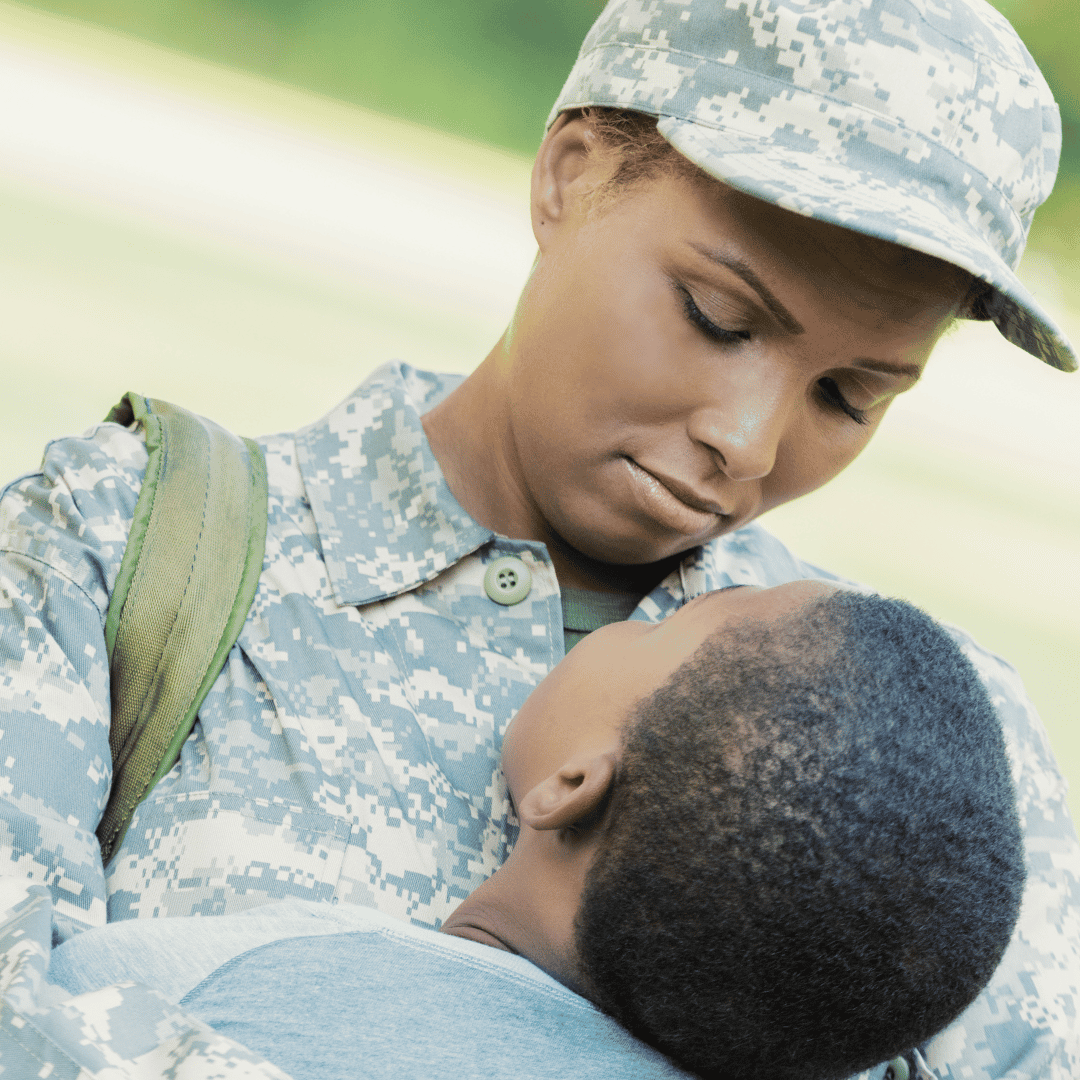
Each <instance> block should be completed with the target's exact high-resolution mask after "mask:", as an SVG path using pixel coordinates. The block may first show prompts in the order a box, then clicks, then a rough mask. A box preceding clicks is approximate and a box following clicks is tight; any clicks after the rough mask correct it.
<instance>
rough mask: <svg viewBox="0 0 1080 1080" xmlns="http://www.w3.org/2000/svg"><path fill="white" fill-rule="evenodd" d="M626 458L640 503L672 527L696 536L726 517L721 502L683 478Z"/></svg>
mask: <svg viewBox="0 0 1080 1080" xmlns="http://www.w3.org/2000/svg"><path fill="white" fill-rule="evenodd" d="M623 461H625V462H626V469H627V473H628V474H629V477H630V484H631V490H632V491H633V493H634V498H635V500H636V501H637V504H638V506H639V507H640V508H641V509H642V510H643V511H644V512H645V513H646V514H647V515H648V516H649V517H650V518H652V519H653V520H654V521H657V522H659V523H660V524H662V525H666V526H667V527H668V528H669V529H673V530H674V531H676V532H680V533H683V534H685V535H688V536H694V535H698V534H701V533H705V532H710V531H712V530H713V529H715V528H716V525H717V519H719V518H723V517H726V516H727V515H726V514H725V513H724V508H723V507H722V506H720V504H719V503H716V502H714V501H713V500H711V499H709V498H707V497H703V496H701V495H699V494H698V493H697V492H695V491H694V490H693V489H692V488H689V487H688V486H687V485H685V484H683V483H682V482H681V481H679V480H676V479H674V478H673V477H669V476H664V475H663V474H662V473H661V474H657V473H654V472H651V471H650V470H649V469H646V468H643V467H642V466H641V465H639V464H638V463H637V462H636V461H634V460H633V459H632V458H623Z"/></svg>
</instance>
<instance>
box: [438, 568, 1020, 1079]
mask: <svg viewBox="0 0 1080 1080" xmlns="http://www.w3.org/2000/svg"><path fill="white" fill-rule="evenodd" d="M503 763H504V770H505V772H506V776H507V780H508V783H509V786H510V791H511V794H512V796H513V797H514V800H515V805H516V806H517V807H518V811H519V816H520V818H521V835H520V837H519V840H518V844H517V846H516V847H515V849H514V852H513V853H512V855H511V857H510V859H509V860H508V861H507V863H506V864H505V865H504V866H503V868H502V869H500V870H499V871H498V872H497V873H496V875H495V876H494V877H492V878H491V879H490V880H489V881H488V882H487V883H485V885H483V886H481V888H480V889H478V890H477V891H476V892H475V893H474V894H473V896H472V897H470V900H469V901H467V902H466V903H465V904H463V905H462V907H461V908H459V909H458V912H455V913H454V915H453V916H452V917H451V919H450V920H448V922H447V926H446V928H447V929H448V930H450V932H454V933H462V931H463V928H465V933H464V936H472V937H476V938H477V939H478V940H486V941H488V942H489V943H492V944H501V945H503V946H505V947H509V948H512V949H514V950H515V951H518V952H521V953H523V954H525V955H526V956H528V957H529V958H530V959H532V960H533V961H534V962H536V963H538V964H539V965H540V966H541V967H544V968H545V969H547V970H548V971H550V972H551V973H552V974H554V975H555V976H556V977H557V978H559V979H561V980H562V981H563V982H565V983H567V984H568V985H570V986H573V987H574V988H575V989H578V990H579V991H580V992H582V993H583V994H585V995H586V996H588V997H590V998H591V999H592V1000H593V1001H595V1002H596V1003H597V1004H598V1005H600V1006H601V1007H602V1008H604V1009H605V1010H607V1011H609V1012H610V1013H612V1015H614V1016H615V1017H616V1018H617V1019H619V1020H620V1021H621V1022H622V1023H623V1024H625V1025H626V1026H627V1027H628V1028H629V1029H630V1030H632V1031H633V1032H634V1033H635V1034H637V1035H639V1036H640V1037H641V1038H643V1039H644V1040H645V1041H647V1042H649V1043H652V1044H653V1045H655V1046H657V1047H659V1048H660V1049H662V1050H664V1051H665V1052H667V1053H669V1054H670V1055H671V1056H672V1057H673V1058H674V1059H675V1060H676V1061H678V1062H679V1063H680V1064H681V1065H683V1067H685V1068H689V1069H691V1070H693V1071H700V1072H702V1073H705V1074H708V1075H716V1076H723V1077H725V1078H728V1077H763V1078H764V1077H769V1078H780V1080H783V1078H784V1077H787V1076H791V1077H796V1076H798V1077H800V1078H814V1080H817V1078H825V1077H833V1076H836V1077H843V1076H847V1075H849V1074H850V1073H852V1072H855V1071H857V1070H858V1069H860V1068H864V1067H867V1066H870V1065H872V1064H874V1063H876V1062H878V1061H881V1060H884V1059H886V1058H888V1057H891V1056H893V1055H894V1054H895V1053H897V1052H899V1051H901V1050H904V1049H907V1048H909V1047H911V1046H914V1045H917V1044H918V1043H920V1042H922V1041H923V1040H925V1039H926V1038H927V1037H929V1035H931V1034H932V1033H933V1032H935V1031H936V1030H938V1029H940V1028H941V1027H943V1026H944V1025H945V1024H947V1023H948V1022H949V1021H950V1020H951V1019H953V1018H954V1017H955V1016H956V1015H958V1014H959V1013H960V1012H961V1011H962V1010H963V1008H964V1007H965V1006H966V1005H967V1004H968V1003H969V1002H970V1001H971V1000H973V999H974V998H975V996H976V995H977V994H978V992H979V990H980V989H981V988H982V987H983V985H984V984H985V983H986V981H987V980H988V979H989V977H990V975H991V973H992V971H993V969H994V968H995V967H996V965H997V963H998V961H999V959H1000V957H1001V954H1002V952H1003V951H1004V949H1005V946H1006V944H1007V943H1008V940H1009V937H1010V935H1011V932H1012V928H1013V925H1014V922H1015V919H1016V915H1017V913H1018V908H1019V901H1020V895H1021V891H1022V887H1023V880H1024V871H1023V850H1022V842H1021V836H1020V831H1019V826H1018V822H1017V819H1016V812H1015V809H1014V794H1013V790H1012V785H1011V781H1010V778H1009V771H1008V764H1007V759H1006V756H1005V751H1004V745H1003V741H1002V736H1001V732H1000V728H999V724H998V721H997V717H996V715H995V713H994V710H993V708H992V706H991V704H990V702H989V700H988V698H987V696H986V693H985V691H984V690H983V688H982V686H981V684H980V682H979V680H978V677H977V676H976V674H975V672H974V670H973V669H972V667H971V665H970V664H969V663H968V662H967V660H966V659H965V658H964V657H963V655H962V653H961V652H960V650H959V648H958V647H957V646H956V644H955V642H954V641H953V640H952V638H951V637H950V636H949V635H948V634H947V633H946V632H945V631H944V630H942V629H941V628H940V627H938V626H937V625H936V624H935V623H934V622H933V621H932V620H930V619H929V618H928V617H927V616H925V615H924V614H922V613H921V612H919V611H918V610H917V609H915V608H913V607H911V606H910V605H908V604H905V603H903V602H900V601H894V600H885V599H882V598H881V597H876V596H862V595H857V594H853V593H848V592H842V591H837V590H834V589H832V588H831V587H828V586H823V585H821V584H819V583H812V582H792V583H790V584H788V585H784V586H780V587H777V588H774V589H762V590H759V589H752V588H746V589H737V590H727V591H724V592H720V593H712V594H708V595H706V596H704V597H701V598H699V599H698V600H695V601H693V602H692V603H691V604H689V605H687V606H686V607H684V608H683V609H682V610H681V611H680V612H678V613H677V614H675V615H673V616H672V617H671V618H669V619H667V620H665V621H664V622H662V623H660V624H657V625H655V626H652V625H650V624H645V623H621V624H615V625H613V626H611V627H607V628H605V629H604V630H602V631H598V632H597V633H595V634H593V635H590V637H589V638H587V639H586V640H585V641H583V642H582V643H581V644H580V645H579V646H578V647H577V648H575V649H574V650H573V652H572V653H571V654H570V655H569V657H568V658H567V660H566V661H564V663H563V664H560V665H559V667H558V668H556V670H555V671H554V672H553V673H552V675H550V676H549V677H548V679H546V680H545V681H544V682H543V683H542V684H541V686H540V687H538V689H537V691H536V692H535V693H534V695H533V696H532V697H531V698H530V699H529V701H528V702H527V703H526V705H525V706H524V707H523V708H522V710H521V712H520V713H519V714H518V717H517V718H516V719H515V721H514V723H513V725H512V726H511V729H510V731H509V732H508V733H507V738H506V742H505V747H504V761H503ZM469 929H471V930H473V931H475V930H477V929H479V930H480V933H469V932H468V930H469Z"/></svg>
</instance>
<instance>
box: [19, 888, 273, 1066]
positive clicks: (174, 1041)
mask: <svg viewBox="0 0 1080 1080" xmlns="http://www.w3.org/2000/svg"><path fill="white" fill-rule="evenodd" d="M51 908H52V902H51V900H50V896H49V892H48V890H47V889H46V888H44V887H43V886H41V885H34V884H31V883H30V882H26V881H16V880H15V879H13V878H10V877H8V878H4V879H3V880H0V1073H3V1074H4V1075H5V1076H13V1077H32V1076H40V1077H46V1076H47V1077H49V1078H50V1080H76V1078H77V1080H89V1078H90V1077H101V1078H102V1080H105V1078H110V1080H111V1078H114V1077H115V1078H120V1077H139V1080H155V1078H160V1080H165V1077H169V1078H170V1080H180V1078H184V1080H211V1078H213V1080H256V1078H258V1080H289V1077H288V1075H287V1074H286V1073H284V1072H282V1071H281V1070H280V1069H279V1068H277V1067H276V1066H274V1065H271V1064H270V1063H269V1062H268V1061H266V1060H265V1059H264V1058H261V1057H260V1056H259V1055H258V1054H255V1053H252V1052H251V1051H250V1050H247V1049H245V1048H244V1047H243V1046H241V1045H240V1044H239V1043H235V1042H233V1041H232V1040H231V1039H228V1038H226V1037H224V1036H223V1035H219V1034H218V1033H217V1032H216V1031H214V1030H213V1028H210V1027H208V1026H207V1025H206V1024H204V1023H203V1022H202V1021H201V1020H196V1019H194V1018H193V1017H191V1016H188V1015H187V1014H185V1013H184V1012H183V1011H182V1010H181V1009H179V1008H177V1007H176V1006H175V1005H172V1004H170V1003H169V1002H168V1001H166V1000H165V998H163V997H162V996H161V995H160V994H159V993H157V991H155V990H151V989H150V988H149V987H146V986H140V985H137V984H134V983H123V984H121V985H119V986H107V987H104V988H103V989H101V990H96V991H94V992H93V993H90V994H80V995H79V996H78V997H72V996H71V995H70V994H68V993H66V992H65V991H63V990H61V989H60V988H59V987H56V986H51V985H48V984H46V982H45V978H46V972H47V969H48V962H49V951H50V935H51V930H50V924H51V921H52V915H51Z"/></svg>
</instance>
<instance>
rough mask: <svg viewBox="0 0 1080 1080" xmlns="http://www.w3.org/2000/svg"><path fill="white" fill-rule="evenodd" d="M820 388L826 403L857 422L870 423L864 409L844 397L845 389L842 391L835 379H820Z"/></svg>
mask: <svg viewBox="0 0 1080 1080" xmlns="http://www.w3.org/2000/svg"><path fill="white" fill-rule="evenodd" d="M818 390H820V391H821V396H822V399H823V400H824V401H825V403H826V404H828V405H831V406H832V407H833V408H834V409H839V410H840V411H841V412H842V413H845V414H846V415H848V416H850V417H851V419H852V420H854V421H855V423H856V424H868V423H869V422H870V421H869V419H868V418H867V415H866V413H865V412H863V410H862V409H859V408H856V407H855V406H854V405H852V404H851V402H850V401H848V399H847V398H846V397H844V394H843V391H841V389H840V387H839V386H838V385H837V382H836V380H835V379H830V378H824V379H818Z"/></svg>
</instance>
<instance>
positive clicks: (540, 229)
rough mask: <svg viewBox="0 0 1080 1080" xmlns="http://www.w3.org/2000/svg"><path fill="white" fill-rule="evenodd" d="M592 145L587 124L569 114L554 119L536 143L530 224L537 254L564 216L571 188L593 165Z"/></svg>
mask: <svg viewBox="0 0 1080 1080" xmlns="http://www.w3.org/2000/svg"><path fill="white" fill-rule="evenodd" d="M595 146H596V135H595V133H594V131H593V129H592V126H591V125H590V123H589V121H588V120H587V119H586V118H585V117H583V116H581V115H580V114H575V113H573V112H569V113H561V114H560V115H559V116H558V117H556V119H555V123H554V124H552V125H551V128H550V129H549V130H548V133H547V135H546V136H545V137H544V141H543V142H542V143H541V144H540V149H539V150H538V151H537V153H536V161H535V162H534V163H533V171H532V225H533V235H534V236H535V237H536V242H537V244H538V245H539V246H540V250H541V251H543V250H544V248H545V246H546V241H547V238H548V236H549V235H550V234H551V232H552V229H553V227H555V226H557V225H558V224H559V223H560V222H561V221H563V220H564V219H565V218H566V216H567V214H566V212H567V209H568V204H569V201H570V200H571V198H572V195H573V192H572V191H571V190H570V188H571V185H573V184H574V182H575V181H576V180H579V179H581V177H582V176H583V175H584V174H585V173H586V172H587V171H588V170H589V169H591V168H592V167H594V166H595V165H596V164H597V162H596V153H595Z"/></svg>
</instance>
